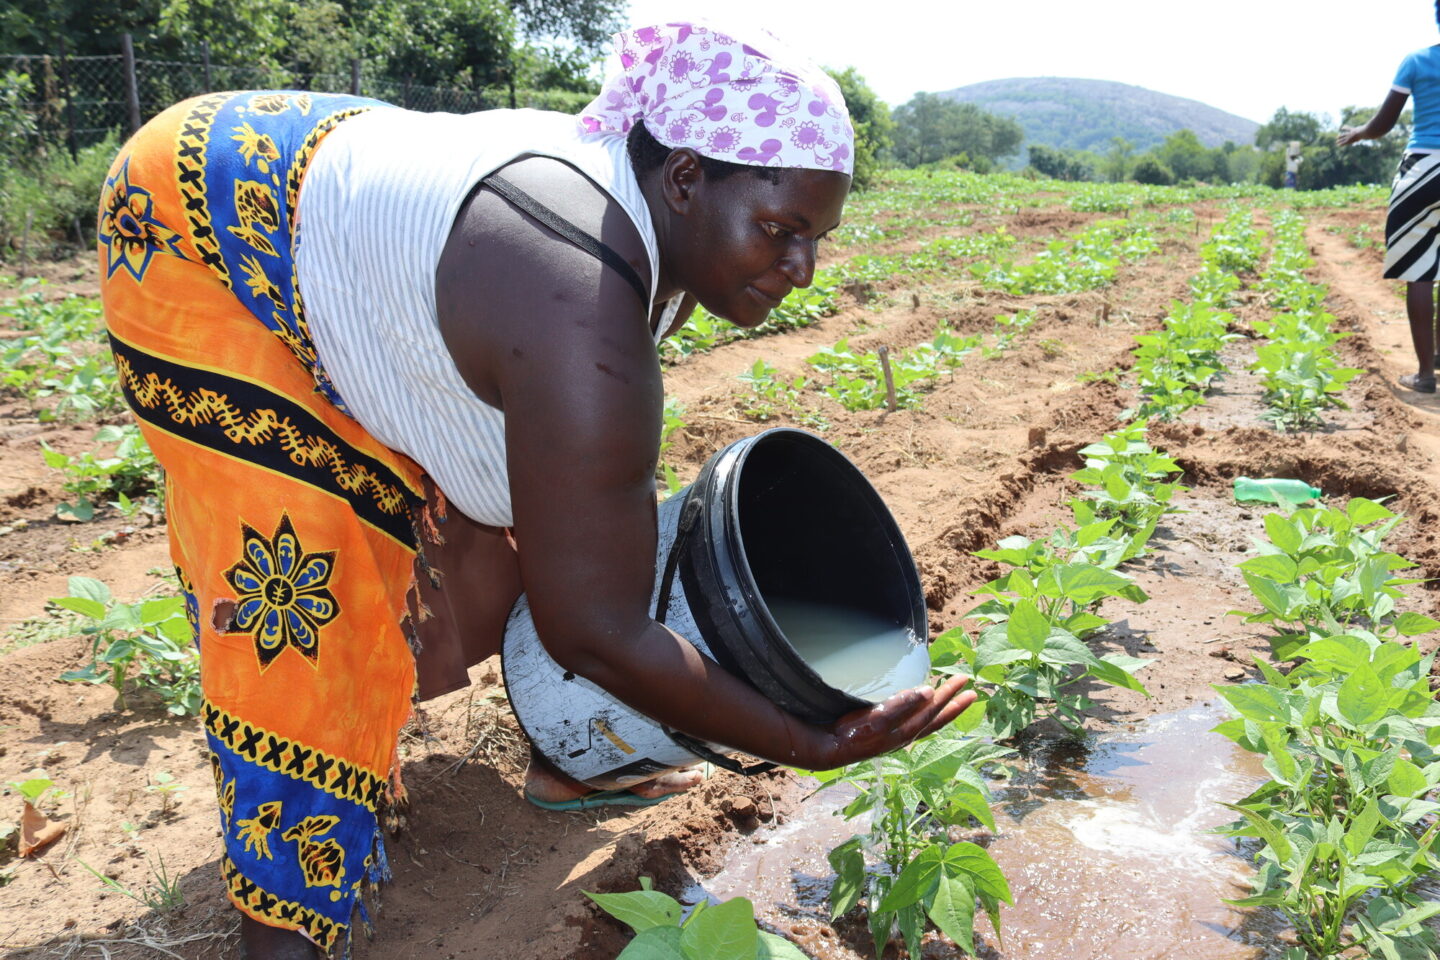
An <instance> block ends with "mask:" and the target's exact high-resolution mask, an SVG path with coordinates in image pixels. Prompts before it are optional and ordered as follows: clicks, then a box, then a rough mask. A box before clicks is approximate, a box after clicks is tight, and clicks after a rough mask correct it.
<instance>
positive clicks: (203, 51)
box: [200, 40, 215, 93]
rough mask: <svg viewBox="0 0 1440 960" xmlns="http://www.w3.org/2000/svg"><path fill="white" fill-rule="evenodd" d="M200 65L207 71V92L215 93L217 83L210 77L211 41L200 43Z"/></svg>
mask: <svg viewBox="0 0 1440 960" xmlns="http://www.w3.org/2000/svg"><path fill="white" fill-rule="evenodd" d="M200 65H201V66H202V67H203V68H204V69H205V92H206V93H213V92H214V91H215V81H214V80H213V79H211V77H210V41H209V40H201V41H200Z"/></svg>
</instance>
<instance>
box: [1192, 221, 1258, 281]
mask: <svg viewBox="0 0 1440 960" xmlns="http://www.w3.org/2000/svg"><path fill="white" fill-rule="evenodd" d="M1254 224H1255V218H1254V215H1253V214H1252V213H1251V212H1250V211H1249V210H1245V209H1243V208H1240V207H1236V208H1234V209H1232V210H1231V211H1230V213H1229V214H1227V215H1226V217H1225V220H1224V222H1223V223H1221V224H1220V226H1218V227H1217V228H1216V229H1215V232H1214V233H1212V234H1211V235H1210V239H1209V240H1206V241H1205V243H1204V244H1203V245H1202V246H1201V247H1200V256H1201V258H1202V259H1204V261H1205V262H1206V263H1210V264H1214V265H1215V266H1216V267H1217V268H1218V269H1220V270H1224V271H1225V272H1227V273H1246V272H1253V271H1254V270H1255V269H1256V268H1257V267H1258V266H1259V265H1260V260H1261V258H1262V257H1264V255H1265V235H1264V234H1263V233H1261V232H1260V231H1259V230H1257V229H1256V228H1255V225H1254Z"/></svg>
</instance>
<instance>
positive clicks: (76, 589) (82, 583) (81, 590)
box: [66, 577, 111, 605]
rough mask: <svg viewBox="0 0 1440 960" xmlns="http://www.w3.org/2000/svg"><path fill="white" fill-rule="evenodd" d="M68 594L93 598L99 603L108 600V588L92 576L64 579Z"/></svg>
mask: <svg viewBox="0 0 1440 960" xmlns="http://www.w3.org/2000/svg"><path fill="white" fill-rule="evenodd" d="M66 586H67V588H68V589H69V590H70V596H72V597H83V598H85V599H86V600H94V601H95V602H96V603H99V604H102V605H103V604H107V603H109V602H110V599H111V597H110V588H109V587H107V586H106V585H105V584H104V583H102V582H101V581H99V580H96V579H95V578H94V577H71V578H70V579H69V580H67V581H66Z"/></svg>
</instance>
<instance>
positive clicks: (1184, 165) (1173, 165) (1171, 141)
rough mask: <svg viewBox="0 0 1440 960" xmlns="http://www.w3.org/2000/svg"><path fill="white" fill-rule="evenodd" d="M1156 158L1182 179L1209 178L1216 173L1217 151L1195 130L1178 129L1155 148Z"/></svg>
mask: <svg viewBox="0 0 1440 960" xmlns="http://www.w3.org/2000/svg"><path fill="white" fill-rule="evenodd" d="M1154 153H1155V159H1156V160H1158V161H1160V163H1162V164H1164V165H1165V166H1167V167H1169V168H1170V169H1171V171H1172V172H1173V173H1174V174H1175V176H1176V177H1177V178H1179V179H1181V180H1209V179H1211V178H1212V177H1214V175H1215V153H1214V152H1212V151H1210V150H1208V149H1206V147H1205V144H1203V143H1201V142H1200V138H1199V137H1197V136H1195V131H1193V130H1177V131H1175V132H1174V133H1172V134H1170V136H1168V137H1166V138H1165V141H1164V142H1163V143H1161V144H1160V146H1158V147H1156V148H1155V150H1154Z"/></svg>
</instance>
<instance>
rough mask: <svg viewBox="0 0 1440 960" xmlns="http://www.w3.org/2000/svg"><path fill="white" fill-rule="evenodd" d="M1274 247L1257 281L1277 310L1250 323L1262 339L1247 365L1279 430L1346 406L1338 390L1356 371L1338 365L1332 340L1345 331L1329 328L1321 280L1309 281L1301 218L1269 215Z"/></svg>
mask: <svg viewBox="0 0 1440 960" xmlns="http://www.w3.org/2000/svg"><path fill="white" fill-rule="evenodd" d="M1273 222H1274V227H1275V250H1274V253H1273V254H1272V256H1271V259H1270V266H1269V269H1268V270H1267V271H1266V273H1265V276H1264V278H1263V279H1262V280H1261V282H1260V287H1261V289H1262V290H1263V291H1264V292H1265V293H1266V294H1267V296H1268V299H1269V304H1270V306H1272V307H1273V308H1275V310H1276V311H1277V313H1276V314H1275V315H1274V316H1272V317H1271V318H1270V319H1269V320H1259V321H1256V323H1255V329H1256V331H1257V332H1258V333H1259V334H1260V335H1261V336H1262V337H1264V338H1265V341H1266V342H1265V343H1263V344H1260V345H1259V346H1257V347H1256V348H1255V363H1254V364H1253V365H1252V366H1251V369H1252V370H1256V371H1259V372H1260V374H1261V376H1262V380H1263V385H1264V388H1265V404H1266V406H1267V407H1269V410H1268V412H1267V413H1266V414H1265V419H1267V420H1269V421H1270V422H1272V423H1274V424H1275V427H1276V428H1277V429H1279V430H1303V429H1307V428H1314V427H1317V426H1320V425H1321V424H1322V423H1323V422H1324V418H1323V416H1322V414H1323V412H1324V411H1325V410H1328V409H1340V410H1346V409H1349V408H1348V407H1347V406H1346V404H1345V401H1344V400H1342V399H1341V398H1340V393H1341V391H1343V390H1344V389H1345V387H1346V385H1347V384H1349V383H1350V381H1351V380H1353V379H1354V378H1355V377H1356V376H1358V375H1359V374H1360V373H1361V371H1360V370H1358V369H1355V368H1353V367H1342V366H1340V363H1339V361H1338V360H1337V359H1336V356H1335V351H1334V346H1335V344H1336V343H1338V342H1339V341H1340V340H1342V339H1344V338H1345V337H1347V336H1349V334H1347V333H1341V332H1337V331H1335V330H1334V329H1333V326H1334V321H1335V317H1334V315H1333V314H1331V313H1329V312H1328V311H1326V309H1325V295H1326V293H1327V290H1326V287H1325V285H1324V284H1318V283H1311V282H1310V281H1309V280H1307V279H1306V278H1305V273H1304V271H1305V270H1306V269H1307V268H1309V267H1312V266H1314V261H1313V260H1311V259H1310V254H1309V253H1308V252H1307V250H1306V249H1305V222H1304V220H1303V219H1302V218H1301V217H1300V215H1299V214H1297V213H1294V212H1292V211H1281V212H1279V213H1277V214H1276V215H1275V217H1274V221H1273Z"/></svg>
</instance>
